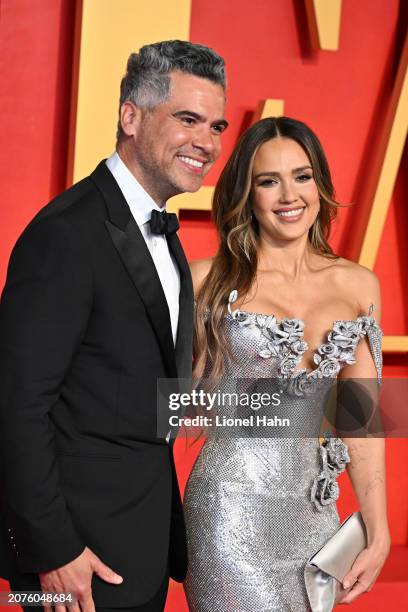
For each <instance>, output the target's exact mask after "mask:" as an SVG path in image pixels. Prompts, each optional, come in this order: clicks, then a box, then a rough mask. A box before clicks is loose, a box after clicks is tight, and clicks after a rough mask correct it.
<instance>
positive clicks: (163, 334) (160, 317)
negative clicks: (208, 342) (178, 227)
mask: <svg viewBox="0 0 408 612" xmlns="http://www.w3.org/2000/svg"><path fill="white" fill-rule="evenodd" d="M90 178H91V180H92V181H93V182H94V183H95V184H96V186H97V187H98V189H99V191H100V192H101V193H102V196H103V198H104V200H105V202H106V206H107V209H108V213H109V219H107V220H106V221H105V225H106V228H107V230H108V232H109V235H110V237H111V239H112V241H113V244H114V245H115V248H116V250H117V251H118V253H119V256H120V258H121V260H122V263H123V265H124V266H125V268H126V270H127V272H128V274H129V276H130V278H131V279H132V281H133V283H134V285H135V288H136V289H137V291H138V293H139V296H140V298H141V300H142V301H143V303H144V305H145V308H146V312H147V316H148V317H149V320H150V323H151V325H152V327H153V329H154V332H155V335H156V337H157V341H158V344H159V346H160V349H161V353H162V357H163V361H164V363H165V365H166V369H167V372H168V376H169V377H170V378H174V377H177V368H176V359H175V350H174V344H173V337H172V331H171V322H170V313H169V308H168V305H167V300H166V297H165V295H164V291H163V288H162V285H161V282H160V279H159V276H158V274H157V270H156V267H155V265H154V262H153V259H152V257H151V255H150V252H149V249H148V248H147V245H146V243H145V240H144V238H143V236H142V233H141V231H140V229H139V227H138V225H137V223H136V221H135V220H134V218H133V216H132V214H131V212H130V208H129V206H128V204H127V202H126V200H125V198H124V196H123V194H122V192H121V190H120V189H119V186H118V184H117V183H116V181H115V179H114V178H113V176H112V174H111V172H110V171H109V169H108V168H107V167H106V165H105V162H104V161H103V162H101V163H100V164H99V166H98V167H97V168H96V170H95V171H94V172H93V173H92V174H91V177H90Z"/></svg>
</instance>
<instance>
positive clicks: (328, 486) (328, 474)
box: [310, 432, 350, 512]
mask: <svg viewBox="0 0 408 612" xmlns="http://www.w3.org/2000/svg"><path fill="white" fill-rule="evenodd" d="M319 451H320V458H321V462H322V469H321V472H320V473H319V474H318V476H316V477H315V479H314V480H313V483H312V487H311V489H310V499H311V501H312V502H313V503H314V505H315V507H316V509H317V510H318V511H319V512H320V511H321V510H323V508H324V507H325V506H327V505H329V504H332V503H334V502H335V501H336V500H337V499H338V497H339V494H340V489H339V485H338V483H337V481H336V478H337V476H338V475H339V474H341V473H342V472H344V470H345V468H346V463H348V462H349V461H350V456H349V453H348V449H347V445H346V444H345V443H344V442H343V440H341V439H340V438H335V437H332V436H331V435H330V433H327V432H326V433H325V434H324V440H323V442H322V444H321V445H320V447H319Z"/></svg>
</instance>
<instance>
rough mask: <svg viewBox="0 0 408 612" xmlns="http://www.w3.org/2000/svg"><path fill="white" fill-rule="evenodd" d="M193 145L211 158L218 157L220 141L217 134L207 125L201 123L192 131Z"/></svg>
mask: <svg viewBox="0 0 408 612" xmlns="http://www.w3.org/2000/svg"><path fill="white" fill-rule="evenodd" d="M192 144H193V146H194V147H195V148H197V149H201V151H202V152H203V153H205V154H206V155H209V156H211V157H212V158H214V159H215V158H216V157H218V155H219V153H220V151H221V143H220V138H219V136H218V135H216V134H214V133H213V132H212V129H211V128H210V127H208V126H204V125H201V126H199V127H198V128H197V130H196V131H195V133H194V138H193V143H192Z"/></svg>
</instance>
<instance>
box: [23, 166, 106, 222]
mask: <svg viewBox="0 0 408 612" xmlns="http://www.w3.org/2000/svg"><path fill="white" fill-rule="evenodd" d="M101 204H102V201H101V196H100V193H99V192H98V190H97V189H96V187H95V185H94V183H93V182H92V181H91V180H90V178H89V177H86V178H84V179H82V180H81V181H79V182H78V183H75V184H74V185H72V186H71V187H69V188H68V189H66V190H65V191H63V192H62V193H60V194H59V195H57V196H56V197H55V198H53V199H52V200H51V201H50V202H49V203H48V204H46V205H45V206H43V207H42V208H41V209H40V210H39V211H38V213H37V214H36V215H35V217H34V218H33V219H32V221H31V223H30V225H31V224H35V223H38V222H40V221H42V220H45V219H47V218H49V217H67V218H68V217H76V216H79V217H82V216H86V215H89V214H92V213H95V212H96V210H99V209H101Z"/></svg>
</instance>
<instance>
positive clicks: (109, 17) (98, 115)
mask: <svg viewBox="0 0 408 612" xmlns="http://www.w3.org/2000/svg"><path fill="white" fill-rule="evenodd" d="M81 5H82V7H80V8H82V14H80V17H81V19H78V25H79V28H80V32H79V34H78V32H77V38H78V41H79V43H78V44H79V45H80V53H78V54H77V55H78V57H79V64H78V66H77V70H76V71H75V74H76V80H75V82H74V88H75V89H76V88H77V92H78V93H77V99H76V108H74V109H73V117H72V120H71V135H70V136H71V137H70V143H71V144H70V147H71V151H70V160H72V161H71V163H70V164H69V168H68V172H69V176H68V177H67V178H68V183H69V184H70V183H71V182H76V181H78V180H80V179H82V178H83V177H84V176H87V175H88V174H89V173H90V172H91V171H92V170H93V168H94V166H95V160H98V159H101V158H104V157H107V156H108V155H110V154H111V153H112V151H113V150H114V148H115V141H116V123H117V118H118V101H119V83H120V80H121V78H122V76H123V74H124V72H125V68H126V61H127V58H128V57H129V54H130V53H131V52H132V51H137V49H139V48H140V47H141V46H143V45H145V44H148V43H151V42H152V41H156V40H169V39H176V38H178V39H180V40H189V37H190V15H191V0H171V2H168V0H137V1H135V0H115V2H112V0H82V3H81ZM74 106H75V105H74Z"/></svg>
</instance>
